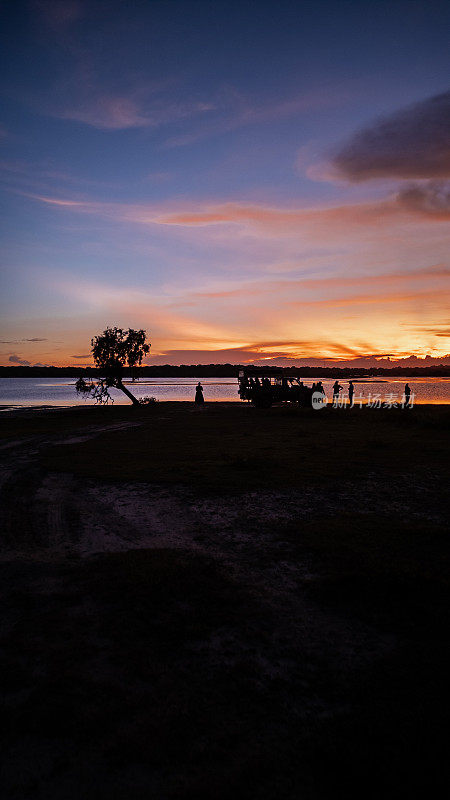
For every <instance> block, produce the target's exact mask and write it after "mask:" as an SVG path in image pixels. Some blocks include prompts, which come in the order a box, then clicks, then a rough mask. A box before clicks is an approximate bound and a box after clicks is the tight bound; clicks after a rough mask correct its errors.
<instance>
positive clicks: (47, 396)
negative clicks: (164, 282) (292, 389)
mask: <svg viewBox="0 0 450 800" xmlns="http://www.w3.org/2000/svg"><path fill="white" fill-rule="evenodd" d="M199 380H200V381H201V383H202V385H203V388H204V397H205V400H206V402H208V400H209V401H219V400H221V401H228V402H230V401H231V402H241V401H240V399H239V396H238V393H237V390H238V383H237V379H234V378H142V379H140V380H137V381H135V382H134V383H133V384H131V385H132V391H133V394H135V395H136V397H144V396H145V395H148V396H153V397H156V399H157V400H184V401H186V400H188V401H193V400H194V397H195V387H196V385H197V383H198V381H199ZM303 380H304V382H305V383H306V384H308V385H309V386H310V385H311V384H312V383H314V382H317V381H319V380H322V382H323V385H324V388H325V392H326V395H327V396H328V399H331V397H332V394H333V392H332V386H333V383H334V381H333V379H331V378H330V379H324V378H317V377H311V378H303ZM339 380H340V382H341V384H342V385H343V388H344V392H343V393H344V394H347V389H348V380H345V379H342V378H340V379H339ZM126 382H127V381H126ZM406 382H408V383H409V385H410V386H411V389H412V391H413V393H414V402H415V403H448V404H450V378H434V377H433V378H414V377H408V378H405V377H403V376H400V377H395V378H389V379H387V378H379V379H367V380H360V381H359V380H354V381H353V383H354V386H355V399H356V398H359V397H362V398H363V401H364V402H366V401H367V399H368V398H369V395H371V396H372V397H373V396H374V395H375V394H377V395H380V396H381V399H382V400H384V398H385V396H386V395H388V394H389V395H392V394H394V395H396V396H398V399H399V401H400V400H401V398H402V395H403V389H404V386H405V383H406ZM130 383H131V382H130ZM111 394H112V396H113V397H114V402H115V403H116V404H120V405H123V404H127V403H128V402H129V401H128V400H127V398H125V397H124V396H123V394H122V392H118V391H116V390H114V389H112V390H111ZM85 403H88V404H89V403H91V404H92V401H89V400H88V401H85V400H83V399H82V398H79V397H77V395H76V392H75V380H74V379H70V378H69V379H68V378H51V379H49V378H1V379H0V405H18V406H35V405H53V406H56V405H57V406H63V405H64V406H72V405H84V404H85Z"/></svg>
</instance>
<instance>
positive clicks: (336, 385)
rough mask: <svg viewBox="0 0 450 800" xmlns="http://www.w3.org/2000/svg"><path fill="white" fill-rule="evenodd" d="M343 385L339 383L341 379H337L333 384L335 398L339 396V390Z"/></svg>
mask: <svg viewBox="0 0 450 800" xmlns="http://www.w3.org/2000/svg"><path fill="white" fill-rule="evenodd" d="M341 389H342V386H340V385H339V381H335V382H334V384H333V400H334V399H335V398H336V397H338V395H339V392H340V391H341Z"/></svg>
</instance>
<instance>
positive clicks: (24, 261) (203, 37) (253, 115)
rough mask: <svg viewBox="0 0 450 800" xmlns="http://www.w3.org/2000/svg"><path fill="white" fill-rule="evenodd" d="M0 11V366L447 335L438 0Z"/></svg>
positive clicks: (449, 205) (185, 356)
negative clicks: (143, 352) (98, 345)
mask: <svg viewBox="0 0 450 800" xmlns="http://www.w3.org/2000/svg"><path fill="white" fill-rule="evenodd" d="M3 18H4V19H3V25H2V29H3V34H2V37H3V41H2V48H1V50H2V56H1V58H2V62H3V63H2V76H3V77H2V83H1V91H2V101H3V102H2V112H1V116H0V147H1V151H2V152H1V154H0V191H1V201H2V264H3V277H2V304H3V308H2V323H1V331H0V339H1V344H0V363H2V364H20V363H31V364H35V363H42V364H59V365H62V364H84V363H89V343H90V339H91V337H92V336H93V335H95V334H96V333H99V332H100V331H101V330H103V329H104V328H105V327H106V326H107V325H118V326H122V327H134V328H140V327H144V328H146V329H147V330H148V331H149V333H150V340H151V343H152V349H151V356H150V357H149V358H148V360H147V363H201V362H203V363H210V362H224V361H232V362H234V363H237V362H241V363H242V362H245V361H248V362H251V361H260V360H261V359H267V360H269V359H273V358H275V359H277V358H287V359H288V360H293V363H294V361H295V362H298V359H311V358H314V359H319V361H320V360H321V359H322V361H323V363H325V362H326V360H328V359H343V360H346V361H347V360H351V359H353V358H358V357H362V356H368V355H375V356H382V355H384V354H388V353H389V354H392V357H393V358H398V357H400V358H401V357H405V356H409V355H411V354H413V355H415V356H419V357H424V356H425V355H427V354H429V355H431V356H432V357H433V358H438V359H439V358H441V357H442V356H444V355H445V354H446V353H449V352H450V346H449V342H448V334H449V328H450V323H449V319H448V286H449V281H448V277H449V264H448V252H449V246H448V245H449V227H448V221H449V216H450V189H449V182H448V178H449V175H450V141H449V131H450V93H449V91H448V75H449V66H450V64H449V56H448V52H449V51H448V30H449V27H450V26H449V23H450V15H449V6H448V4H447V3H437V2H432V1H431V2H415V1H414V0H409V1H408V2H395V0H394V1H392V0H391V1H390V2H383V0H380V2H377V3H364V2H361V0H359V2H345V0H339V1H338V2H320V1H319V2H318V1H317V0H316V2H298V0H297V2H277V3H274V2H272V3H266V2H259V3H254V2H252V3H250V2H245V1H244V2H236V3H235V2H215V3H212V2H176V0H174V1H173V2H151V3H150V2H133V3H127V2H106V0H105V1H104V2H101V1H100V0H99V1H98V2H96V0H89V2H87V0H85V2H83V0H58V1H57V2H56V0H55V1H54V0H34V1H32V0H30V2H21V0H19V1H18V2H15V3H11V4H6V10H5V9H4V10H3Z"/></svg>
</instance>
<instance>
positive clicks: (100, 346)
mask: <svg viewBox="0 0 450 800" xmlns="http://www.w3.org/2000/svg"><path fill="white" fill-rule="evenodd" d="M146 338H147V333H146V331H144V330H142V329H141V330H139V331H135V330H133V328H129V329H128V330H124V329H123V328H106V330H104V331H103V333H101V334H99V336H95V337H94V338H93V339H91V352H92V357H93V359H94V364H95V366H96V367H97V368H98V369H100V370H102V373H103V374H104V377H102V378H98V379H97V380H95V381H93V380H86V379H85V378H79V379H78V380H77V382H76V384H75V388H76V391H77V393H78V394H83V395H88V396H90V397H92V398H93V399H94V400H95V402H96V403H101V404H107V403H109V402H110V401H111V402H112V403H114V399H113V398H112V397H111V395H110V393H109V390H110V389H111V388H112V387H113V388H114V389H120V391H121V392H123V393H124V394H126V396H127V397H129V398H130V400H131V402H132V403H133V405H135V406H138V405H140V403H139V400H138V399H137V398H136V397H134V395H133V394H131V392H130V390H129V389H128V388H127V387H126V386H125V384H124V383H123V374H124V370H125V369H126V368H128V369H129V370H130V372H131V375H132V376H133V373H134V371H135V369H136V367H138V366H140V365H141V364H142V359H143V358H144V356H145V355H146V354H147V353H148V351H149V350H150V344H146Z"/></svg>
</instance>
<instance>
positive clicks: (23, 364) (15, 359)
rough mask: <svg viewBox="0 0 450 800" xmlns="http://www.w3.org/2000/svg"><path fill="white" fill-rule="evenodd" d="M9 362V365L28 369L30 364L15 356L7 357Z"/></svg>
mask: <svg viewBox="0 0 450 800" xmlns="http://www.w3.org/2000/svg"><path fill="white" fill-rule="evenodd" d="M9 361H10V362H11V364H19V366H21V367H29V366H30V362H29V361H25V359H24V358H20V357H19V356H16V355H12V356H10V357H9Z"/></svg>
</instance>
